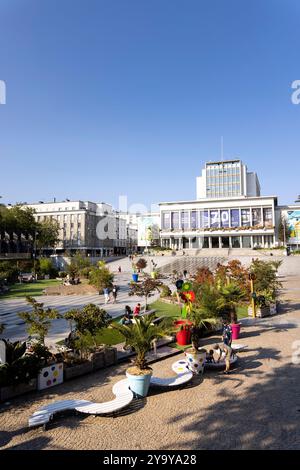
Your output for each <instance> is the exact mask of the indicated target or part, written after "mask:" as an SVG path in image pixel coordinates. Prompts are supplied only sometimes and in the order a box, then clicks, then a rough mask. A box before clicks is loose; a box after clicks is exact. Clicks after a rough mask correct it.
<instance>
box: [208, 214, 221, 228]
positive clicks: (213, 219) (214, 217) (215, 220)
mask: <svg viewBox="0 0 300 470" xmlns="http://www.w3.org/2000/svg"><path fill="white" fill-rule="evenodd" d="M219 225H220V220H219V211H218V210H212V211H210V226H211V227H219Z"/></svg>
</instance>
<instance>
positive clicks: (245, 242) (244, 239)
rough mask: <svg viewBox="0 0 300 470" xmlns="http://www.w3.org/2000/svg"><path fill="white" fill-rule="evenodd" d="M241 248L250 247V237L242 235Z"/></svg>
mask: <svg viewBox="0 0 300 470" xmlns="http://www.w3.org/2000/svg"><path fill="white" fill-rule="evenodd" d="M242 243H243V248H251V237H242Z"/></svg>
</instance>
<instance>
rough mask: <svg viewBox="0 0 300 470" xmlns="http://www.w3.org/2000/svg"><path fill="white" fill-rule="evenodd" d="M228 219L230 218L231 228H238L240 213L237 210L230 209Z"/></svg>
mask: <svg viewBox="0 0 300 470" xmlns="http://www.w3.org/2000/svg"><path fill="white" fill-rule="evenodd" d="M230 218H231V227H239V226H240V211H239V209H231V211H230Z"/></svg>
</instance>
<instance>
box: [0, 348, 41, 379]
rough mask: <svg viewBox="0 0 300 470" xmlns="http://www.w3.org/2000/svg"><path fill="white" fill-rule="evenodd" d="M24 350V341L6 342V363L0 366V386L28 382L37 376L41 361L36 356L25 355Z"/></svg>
mask: <svg viewBox="0 0 300 470" xmlns="http://www.w3.org/2000/svg"><path fill="white" fill-rule="evenodd" d="M25 351H26V343H25V342H24V343H21V342H20V341H16V342H15V343H10V342H9V341H7V342H6V363H5V364H2V365H1V366H0V387H6V386H9V385H18V384H21V383H28V382H29V381H30V380H31V379H33V378H35V377H37V375H38V373H39V372H40V370H41V369H42V363H41V361H40V359H39V358H38V357H37V356H35V355H34V354H30V355H26V354H25Z"/></svg>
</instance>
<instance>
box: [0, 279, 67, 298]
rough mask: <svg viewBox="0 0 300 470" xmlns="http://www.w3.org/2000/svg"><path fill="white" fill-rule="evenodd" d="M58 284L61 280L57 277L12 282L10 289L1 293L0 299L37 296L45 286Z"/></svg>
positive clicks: (41, 293)
mask: <svg viewBox="0 0 300 470" xmlns="http://www.w3.org/2000/svg"><path fill="white" fill-rule="evenodd" d="M58 284H61V281H59V280H57V279H47V280H41V281H37V282H28V283H22V284H20V283H16V284H12V285H11V286H10V290H9V291H8V292H7V293H6V294H4V295H2V296H1V299H6V298H12V299H13V298H18V297H26V295H30V296H32V297H38V296H40V295H43V290H44V289H46V287H52V286H56V285H58Z"/></svg>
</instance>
